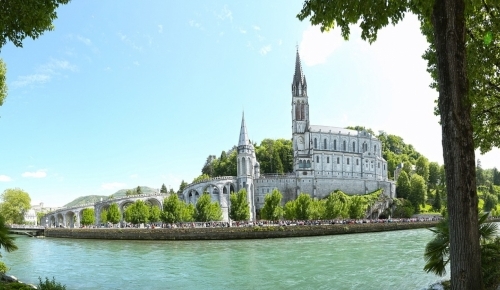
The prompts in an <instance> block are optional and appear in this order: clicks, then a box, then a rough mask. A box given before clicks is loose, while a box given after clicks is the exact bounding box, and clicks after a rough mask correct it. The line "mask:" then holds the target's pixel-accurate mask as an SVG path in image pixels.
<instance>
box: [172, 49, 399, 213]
mask: <svg viewBox="0 0 500 290" xmlns="http://www.w3.org/2000/svg"><path fill="white" fill-rule="evenodd" d="M291 93H292V98H291V111H292V114H291V116H292V120H291V121H292V136H291V138H292V142H293V169H294V170H293V172H292V173H289V174H284V175H279V174H271V175H264V174H260V165H259V162H258V160H257V158H256V155H255V148H254V147H253V145H252V143H251V142H250V140H249V138H248V132H247V126H246V123H245V118H244V115H243V118H242V121H241V129H240V136H239V141H238V147H237V148H238V149H237V150H238V157H237V176H235V177H231V178H229V179H228V178H222V179H216V180H212V181H207V182H203V183H206V184H208V185H206V184H199V185H198V186H197V185H195V184H193V185H190V186H188V187H187V188H186V189H185V190H184V191H183V194H182V198H183V199H184V200H186V201H187V202H192V203H193V202H195V201H196V200H197V197H198V196H199V195H200V194H201V193H202V192H205V191H207V192H209V193H211V194H213V197H212V199H213V200H218V201H219V202H220V204H221V207H222V210H223V215H224V220H227V219H228V216H227V214H228V203H229V198H228V193H229V192H231V191H237V190H240V189H242V188H245V189H246V191H247V195H248V200H249V203H250V209H251V210H250V212H251V219H255V217H256V212H257V211H258V210H259V209H261V208H262V207H263V206H264V197H265V195H266V194H267V193H270V192H272V191H273V190H274V189H278V190H280V191H281V192H282V194H283V196H284V199H285V200H290V199H295V198H296V197H297V196H298V195H299V194H300V193H302V192H304V193H308V194H310V195H311V196H312V197H313V198H324V197H326V196H328V195H329V194H330V193H331V192H332V191H335V190H341V191H343V192H345V193H347V194H365V193H369V192H372V191H375V190H378V189H382V190H383V192H384V194H385V195H386V196H388V197H395V184H394V182H392V181H389V179H388V174H387V161H386V160H385V159H384V158H383V157H382V144H381V142H380V140H378V139H377V138H376V137H375V136H373V135H372V134H370V133H369V132H367V131H356V130H348V129H343V128H339V127H331V126H323V125H311V124H310V115H309V96H308V95H307V82H306V77H305V75H304V73H303V71H302V65H301V61H300V55H299V52H298V51H297V55H296V60H295V72H294V75H293V79H292V85H291ZM217 180H218V181H217ZM210 182H211V183H210ZM200 191H201V193H200Z"/></svg>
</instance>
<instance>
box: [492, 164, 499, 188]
mask: <svg viewBox="0 0 500 290" xmlns="http://www.w3.org/2000/svg"><path fill="white" fill-rule="evenodd" d="M493 184H494V185H500V172H499V171H498V169H497V168H496V167H493Z"/></svg>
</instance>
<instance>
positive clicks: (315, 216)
mask: <svg viewBox="0 0 500 290" xmlns="http://www.w3.org/2000/svg"><path fill="white" fill-rule="evenodd" d="M325 212H326V207H325V200H321V199H317V198H313V199H312V201H311V203H310V204H309V219H312V220H320V219H324V218H325Z"/></svg>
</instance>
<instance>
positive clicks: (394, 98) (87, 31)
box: [0, 0, 500, 207]
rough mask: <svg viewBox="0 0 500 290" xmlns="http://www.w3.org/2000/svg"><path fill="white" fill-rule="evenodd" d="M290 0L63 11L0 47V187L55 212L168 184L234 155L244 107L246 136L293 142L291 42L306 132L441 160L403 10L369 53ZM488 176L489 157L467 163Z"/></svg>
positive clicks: (498, 159)
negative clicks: (79, 201)
mask: <svg viewBox="0 0 500 290" xmlns="http://www.w3.org/2000/svg"><path fill="white" fill-rule="evenodd" d="M301 8H302V1H298V0H293V1H291V0H280V1H262V0H258V1H252V2H249V1H231V2H225V1H201V0H198V1H147V2H142V1H141V2H140V1H130V0H126V1H125V0H124V1H120V3H119V5H118V4H117V2H115V1H95V0H89V1H72V2H70V3H69V4H68V5H64V6H61V7H59V8H58V10H57V14H58V18H57V20H55V21H54V25H55V29H54V30H53V31H49V32H46V33H45V34H44V35H42V36H41V37H40V38H38V39H36V40H31V39H26V40H25V41H24V42H23V48H17V47H14V46H13V45H12V44H10V43H9V44H7V45H5V46H4V47H2V50H1V51H0V57H1V58H2V59H3V60H4V62H5V63H6V65H7V84H8V87H9V91H8V96H7V99H6V100H5V102H4V105H3V106H1V107H0V192H3V191H4V190H6V189H9V188H21V189H23V190H24V191H26V192H28V193H29V195H30V197H31V201H32V204H39V203H41V202H43V203H44V205H45V206H50V207H58V206H63V205H64V204H66V203H69V202H71V201H72V200H74V199H75V198H78V197H80V196H85V195H111V194H113V193H114V192H116V191H117V190H119V189H124V188H134V187H137V186H138V185H140V186H149V187H152V188H160V187H161V185H162V184H165V185H166V186H167V188H173V189H174V190H177V189H178V188H179V184H180V183H181V181H182V180H185V181H186V182H188V183H189V182H191V181H192V180H193V179H194V178H195V177H197V176H198V175H200V174H201V168H202V167H203V164H204V163H205V160H206V159H207V157H208V156H209V155H217V156H219V155H220V153H221V152H222V151H223V150H229V149H230V148H232V147H233V146H234V145H237V142H238V137H239V130H240V124H241V117H242V113H243V111H244V113H245V121H246V125H247V129H248V134H249V136H250V139H251V140H252V141H253V142H256V143H260V142H261V141H262V140H263V139H264V138H273V139H277V138H287V139H289V138H291V125H292V122H291V83H292V77H293V73H294V67H295V55H296V50H297V47H298V50H299V54H300V57H301V60H302V67H303V71H304V74H305V76H306V79H307V84H308V95H309V110H310V122H311V124H312V125H327V126H335V127H346V126H356V125H359V126H365V127H367V128H371V129H373V130H374V131H375V132H378V131H379V130H382V131H385V132H386V133H388V134H394V135H398V136H400V137H402V138H403V140H404V142H405V143H407V144H412V145H413V146H414V147H415V149H416V150H417V151H419V152H420V153H422V154H423V155H424V156H426V157H427V158H428V159H429V160H430V161H435V162H438V163H440V164H442V163H443V158H442V149H441V128H440V126H439V124H438V120H439V119H438V117H436V116H434V114H433V111H434V106H435V104H434V100H435V99H436V98H437V92H435V91H434V90H432V89H430V88H429V84H430V82H431V79H430V76H429V74H428V73H427V72H426V63H425V61H424V60H422V58H421V55H422V54H423V53H424V51H425V49H426V48H427V44H426V41H425V39H424V37H423V36H422V35H421V34H420V31H419V25H418V22H417V19H416V17H415V16H413V15H411V14H409V15H406V17H405V19H404V20H403V21H402V22H401V23H399V24H398V25H396V26H388V27H385V28H384V29H382V30H381V31H380V33H379V36H378V39H377V41H376V42H375V43H373V44H372V45H370V44H369V43H367V42H365V41H363V40H361V37H360V30H359V28H356V27H353V28H352V34H351V37H350V40H349V41H345V40H343V38H342V37H341V36H340V30H338V29H334V30H333V31H331V32H329V33H321V32H320V30H319V28H318V27H314V26H311V25H310V24H309V22H308V21H304V22H301V21H299V20H298V19H297V18H296V15H297V13H298V12H300V9H301ZM476 158H477V159H480V160H481V165H482V167H483V168H493V167H500V150H499V149H494V150H493V151H491V152H489V153H487V154H486V155H484V156H480V155H479V153H476Z"/></svg>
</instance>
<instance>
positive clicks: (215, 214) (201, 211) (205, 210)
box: [195, 193, 222, 222]
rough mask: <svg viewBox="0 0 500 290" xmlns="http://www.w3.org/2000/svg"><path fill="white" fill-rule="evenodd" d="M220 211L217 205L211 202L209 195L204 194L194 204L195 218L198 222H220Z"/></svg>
mask: <svg viewBox="0 0 500 290" xmlns="http://www.w3.org/2000/svg"><path fill="white" fill-rule="evenodd" d="M221 219H222V210H221V208H220V205H219V203H217V202H212V199H211V198H210V194H208V193H204V194H202V195H201V196H200V198H199V199H198V201H197V202H196V218H195V220H196V221H198V222H209V221H220V220H221Z"/></svg>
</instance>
